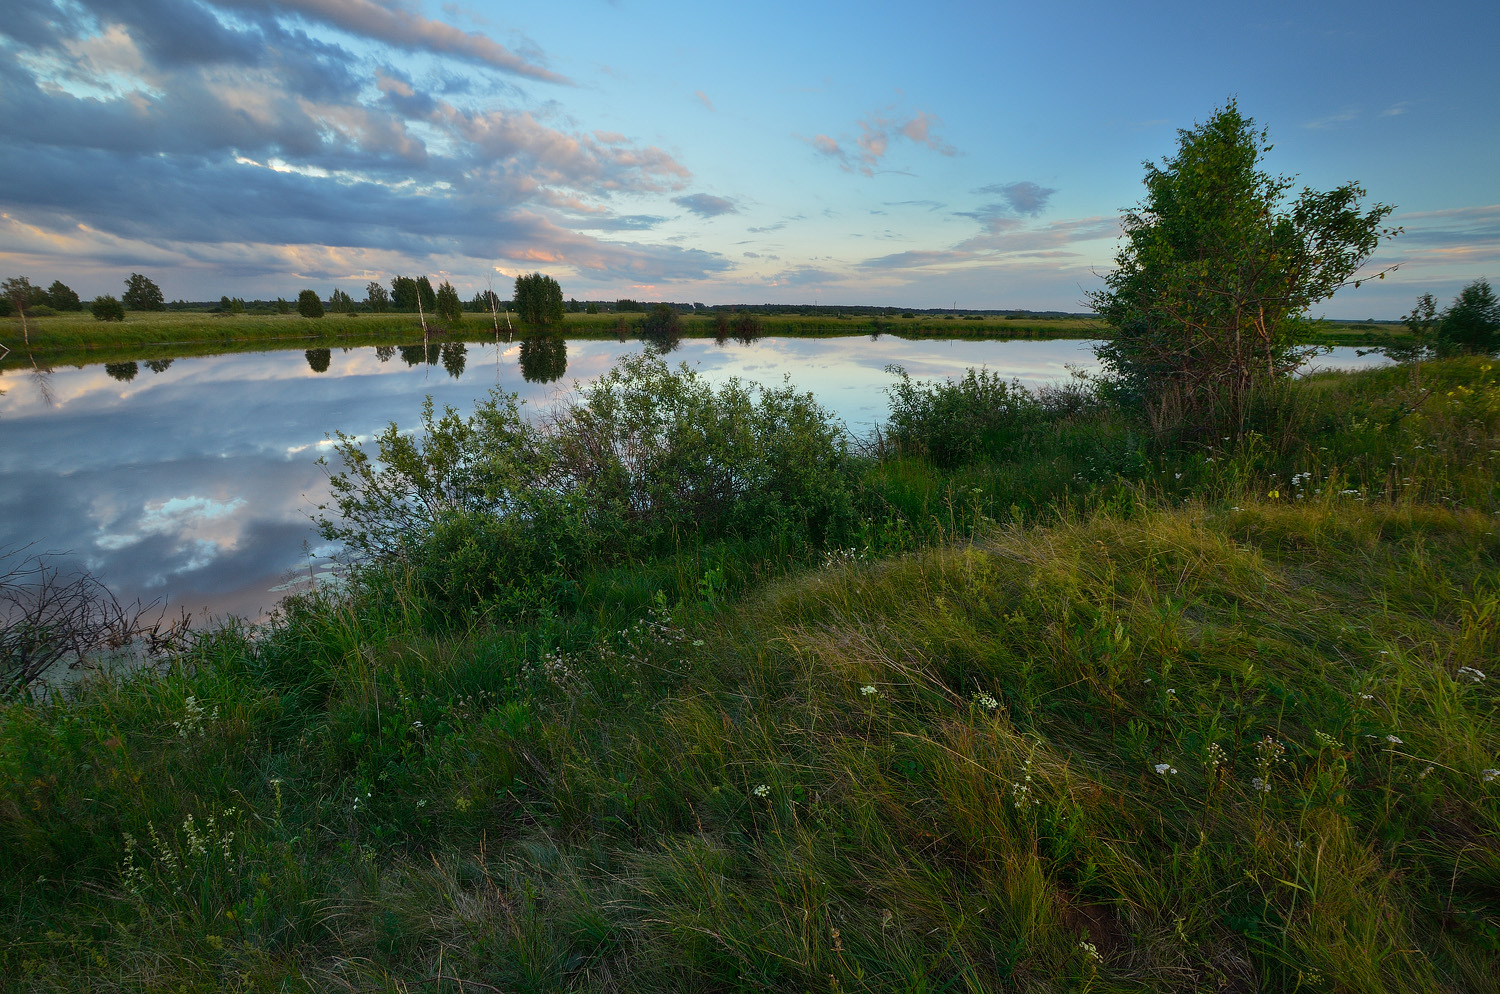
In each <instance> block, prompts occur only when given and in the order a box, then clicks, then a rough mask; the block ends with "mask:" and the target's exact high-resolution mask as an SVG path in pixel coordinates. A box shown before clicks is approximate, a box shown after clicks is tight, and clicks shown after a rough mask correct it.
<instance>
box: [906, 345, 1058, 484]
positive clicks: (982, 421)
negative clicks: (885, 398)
mask: <svg viewBox="0 0 1500 994" xmlns="http://www.w3.org/2000/svg"><path fill="white" fill-rule="evenodd" d="M886 371H887V372H889V373H894V374H895V375H896V376H897V377H898V379H897V382H896V383H895V385H894V386H892V387H891V388H890V389H889V391H888V393H889V395H890V399H891V417H890V422H889V423H888V425H887V427H886V430H887V432H888V434H889V440H890V441H891V442H892V443H894V444H895V446H896V447H897V449H898V450H899V451H901V452H906V453H911V454H914V455H920V456H923V457H925V458H927V459H930V460H931V461H932V462H934V463H935V464H937V465H938V466H944V467H952V466H958V465H961V464H964V463H967V462H972V461H973V460H975V459H976V458H978V457H979V456H980V455H981V454H995V453H999V452H1003V451H1004V450H1005V448H1006V446H1007V444H1008V443H1009V442H1010V441H1012V439H1013V437H1014V436H1015V434H1016V433H1017V432H1018V431H1019V430H1021V429H1024V428H1026V427H1028V426H1029V425H1031V424H1033V423H1035V422H1036V421H1037V419H1038V418H1039V417H1040V415H1041V413H1042V408H1041V405H1040V404H1039V403H1038V402H1037V400H1036V398H1035V397H1033V396H1032V394H1031V393H1030V392H1029V391H1028V390H1027V389H1026V388H1025V387H1023V386H1022V385H1021V384H1020V383H1019V382H1018V381H1011V382H1009V383H1007V382H1006V381H1005V380H1004V379H1002V378H1001V377H1000V376H999V374H997V373H993V372H991V371H989V370H987V369H979V370H974V369H970V370H968V371H967V372H966V373H965V374H964V376H963V378H962V379H960V380H957V381H954V380H944V381H942V382H940V383H919V382H916V381H913V380H912V378H911V376H909V375H908V374H907V372H906V370H905V369H903V368H901V367H900V366H888V367H886Z"/></svg>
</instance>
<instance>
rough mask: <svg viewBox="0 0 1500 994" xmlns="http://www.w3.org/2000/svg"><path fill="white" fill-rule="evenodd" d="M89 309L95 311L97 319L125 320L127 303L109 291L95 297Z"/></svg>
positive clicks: (95, 318)
mask: <svg viewBox="0 0 1500 994" xmlns="http://www.w3.org/2000/svg"><path fill="white" fill-rule="evenodd" d="M89 310H91V311H93V313H94V320H95V321H124V320H125V305H124V304H122V303H120V302H119V301H118V300H116V299H115V298H114V297H112V296H111V295H109V294H107V293H106V294H102V295H101V296H98V297H95V298H94V302H93V303H92V304H90V305H89Z"/></svg>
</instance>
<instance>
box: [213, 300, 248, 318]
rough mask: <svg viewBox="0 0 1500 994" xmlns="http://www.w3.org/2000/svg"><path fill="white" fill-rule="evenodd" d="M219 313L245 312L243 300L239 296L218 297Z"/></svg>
mask: <svg viewBox="0 0 1500 994" xmlns="http://www.w3.org/2000/svg"><path fill="white" fill-rule="evenodd" d="M219 313H220V314H243V313H245V301H244V299H243V298H240V297H220V298H219Z"/></svg>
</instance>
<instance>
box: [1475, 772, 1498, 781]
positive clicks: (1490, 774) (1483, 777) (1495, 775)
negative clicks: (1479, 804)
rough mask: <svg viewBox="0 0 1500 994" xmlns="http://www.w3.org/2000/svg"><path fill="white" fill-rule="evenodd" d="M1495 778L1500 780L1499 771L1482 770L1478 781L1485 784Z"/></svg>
mask: <svg viewBox="0 0 1500 994" xmlns="http://www.w3.org/2000/svg"><path fill="white" fill-rule="evenodd" d="M1496 778H1500V770H1483V771H1481V772H1480V774H1479V779H1480V780H1482V781H1484V782H1485V783H1490V782H1491V781H1493V780H1495V779H1496Z"/></svg>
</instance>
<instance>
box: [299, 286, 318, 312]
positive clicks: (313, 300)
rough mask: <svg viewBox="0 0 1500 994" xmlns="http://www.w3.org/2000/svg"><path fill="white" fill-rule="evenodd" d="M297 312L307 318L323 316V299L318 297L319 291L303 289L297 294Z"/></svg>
mask: <svg viewBox="0 0 1500 994" xmlns="http://www.w3.org/2000/svg"><path fill="white" fill-rule="evenodd" d="M297 313H298V314H301V315H302V316H303V317H305V318H320V317H322V316H323V301H322V300H320V299H319V298H318V291H316V290H303V291H302V292H301V293H299V294H297Z"/></svg>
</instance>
